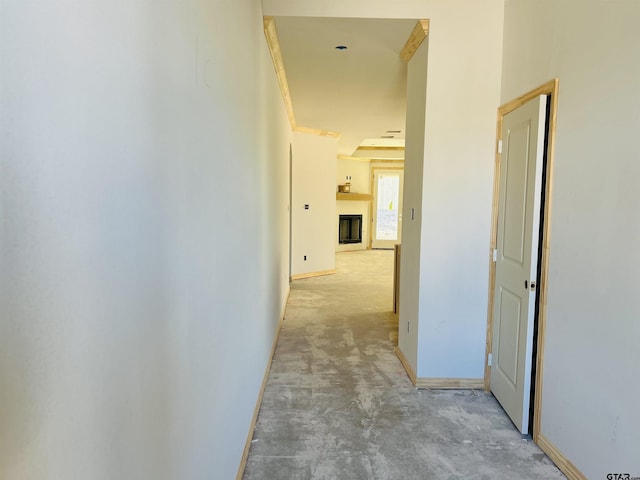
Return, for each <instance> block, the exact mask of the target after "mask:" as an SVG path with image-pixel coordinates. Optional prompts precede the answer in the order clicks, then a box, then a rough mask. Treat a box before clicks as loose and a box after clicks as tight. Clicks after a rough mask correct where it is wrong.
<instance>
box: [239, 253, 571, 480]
mask: <svg viewBox="0 0 640 480" xmlns="http://www.w3.org/2000/svg"><path fill="white" fill-rule="evenodd" d="M336 269H337V272H338V273H337V274H336V275H333V276H325V277H317V278H311V279H305V280H298V281H296V282H294V283H293V284H292V287H291V295H290V298H289V302H288V305H287V310H286V316H285V321H284V323H283V326H282V331H281V334H280V339H279V342H278V346H277V349H276V352H275V357H274V360H273V364H272V367H271V372H270V375H269V379H268V383H267V386H266V391H265V394H264V398H263V403H262V407H261V410H260V415H259V417H258V422H257V426H256V430H255V433H254V438H253V442H252V445H251V450H250V453H249V459H248V462H247V467H246V470H245V475H244V479H246V480H276V479H277V480H288V479H380V480H389V479H403V480H406V479H437V480H443V479H491V480H499V479H504V480H507V479H509V480H511V479H514V478H518V479H556V478H557V479H560V478H564V476H563V475H562V474H561V473H560V471H559V470H558V469H557V468H556V467H555V466H554V465H553V464H552V463H551V461H550V460H549V459H548V458H547V457H546V456H545V455H544V454H543V453H542V452H541V451H540V450H539V449H538V447H537V446H536V445H534V444H533V443H532V442H531V441H529V440H527V439H523V438H522V437H521V435H520V434H519V433H518V431H517V430H516V429H515V428H514V426H513V425H512V423H511V421H510V420H509V419H508V418H507V417H506V415H505V414H504V412H503V411H502V409H501V407H500V406H499V405H498V404H497V402H496V401H495V399H494V398H493V396H491V395H487V394H485V393H484V392H482V391H462V390H458V391H455V390H449V391H429V390H416V389H415V388H414V387H413V386H412V385H411V382H410V381H409V379H408V377H407V375H406V373H405V371H404V369H403V368H402V366H401V364H400V362H399V361H398V359H397V357H396V356H395V354H394V346H395V343H396V338H397V328H398V326H397V325H398V324H397V318H396V317H395V315H394V314H393V313H391V305H392V296H391V295H392V294H391V292H392V271H393V252H391V251H376V250H371V251H362V252H350V253H339V254H337V256H336Z"/></svg>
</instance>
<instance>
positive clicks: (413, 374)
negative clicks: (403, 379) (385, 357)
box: [394, 347, 416, 387]
mask: <svg viewBox="0 0 640 480" xmlns="http://www.w3.org/2000/svg"><path fill="white" fill-rule="evenodd" d="M394 352H395V353H396V356H397V357H398V360H400V363H401V364H402V366H403V367H404V369H405V371H406V372H407V375H408V376H409V380H411V383H412V384H413V386H414V387H415V385H416V372H414V371H413V368H411V365H409V361H408V360H407V357H405V356H404V353H402V350H400V347H396V348H395V349H394Z"/></svg>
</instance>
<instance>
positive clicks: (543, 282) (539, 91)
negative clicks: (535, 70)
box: [484, 78, 560, 443]
mask: <svg viewBox="0 0 640 480" xmlns="http://www.w3.org/2000/svg"><path fill="white" fill-rule="evenodd" d="M559 83H560V81H559V79H558V78H555V79H553V80H551V81H549V82H547V83H545V84H543V85H541V86H539V87H538V88H536V89H534V90H531V91H530V92H527V93H525V94H524V95H521V96H520V97H518V98H516V99H514V100H512V101H510V102H507V103H505V104H504V105H502V106H501V107H499V108H498V118H497V124H496V150H495V151H496V156H495V167H494V180H493V207H492V215H491V239H490V244H489V255H488V257H489V258H488V260H489V297H488V308H487V339H486V353H485V370H484V386H485V390H486V391H487V392H489V391H490V379H491V366H490V365H489V354H491V353H492V341H493V308H494V302H493V299H494V289H495V274H496V270H495V263H494V261H493V252H494V250H495V248H496V246H497V234H498V206H499V198H500V191H499V189H500V159H501V154H500V153H499V151H498V148H497V146H498V143H499V142H500V141H501V140H502V123H503V118H504V116H505V115H507V114H508V113H509V112H512V111H513V110H515V109H517V108H518V107H521V106H522V105H524V104H525V103H527V102H529V101H530V100H532V99H534V98H536V97H538V96H540V95H549V120H548V125H547V130H548V131H547V135H548V136H547V151H546V165H545V168H546V178H545V183H544V185H543V186H542V189H543V195H544V213H543V218H542V229H541V231H542V236H541V238H540V248H541V249H542V255H541V258H540V264H539V265H538V271H539V277H540V280H539V283H538V287H537V289H538V297H537V298H538V329H537V355H536V375H535V387H534V388H535V397H534V401H533V426H532V429H531V430H532V436H533V441H534V442H536V443H537V442H538V435H539V433H540V412H541V408H542V377H543V374H544V370H543V367H544V341H545V326H546V304H547V276H548V265H549V240H550V233H551V232H550V225H551V203H552V199H553V196H552V187H553V159H554V147H555V132H556V115H557V110H558V88H559Z"/></svg>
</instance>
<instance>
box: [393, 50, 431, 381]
mask: <svg viewBox="0 0 640 480" xmlns="http://www.w3.org/2000/svg"><path fill="white" fill-rule="evenodd" d="M428 59H429V39H428V38H427V39H425V41H424V42H422V45H420V47H419V48H418V50H417V51H416V53H415V54H414V55H413V58H412V59H411V60H410V62H409V64H408V65H407V121H406V130H407V132H406V136H407V140H406V142H405V162H404V163H405V165H404V185H403V195H404V198H403V205H402V218H403V222H402V246H401V251H400V305H399V308H400V314H399V319H398V348H399V349H400V351H401V352H402V354H403V355H404V357H405V358H406V360H407V361H408V362H409V365H411V368H412V369H413V372H414V373H415V372H416V371H417V368H418V327H419V324H420V322H419V318H420V317H419V303H420V239H421V235H422V188H423V179H422V176H423V169H424V137H425V120H426V115H425V114H426V110H425V108H426V98H427V67H428ZM412 210H413V212H414V214H413V215H412V214H411V211H412ZM412 217H413V218H412Z"/></svg>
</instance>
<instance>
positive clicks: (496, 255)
mask: <svg viewBox="0 0 640 480" xmlns="http://www.w3.org/2000/svg"><path fill="white" fill-rule="evenodd" d="M493 261H494V262H497V261H498V249H497V248H494V249H493Z"/></svg>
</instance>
